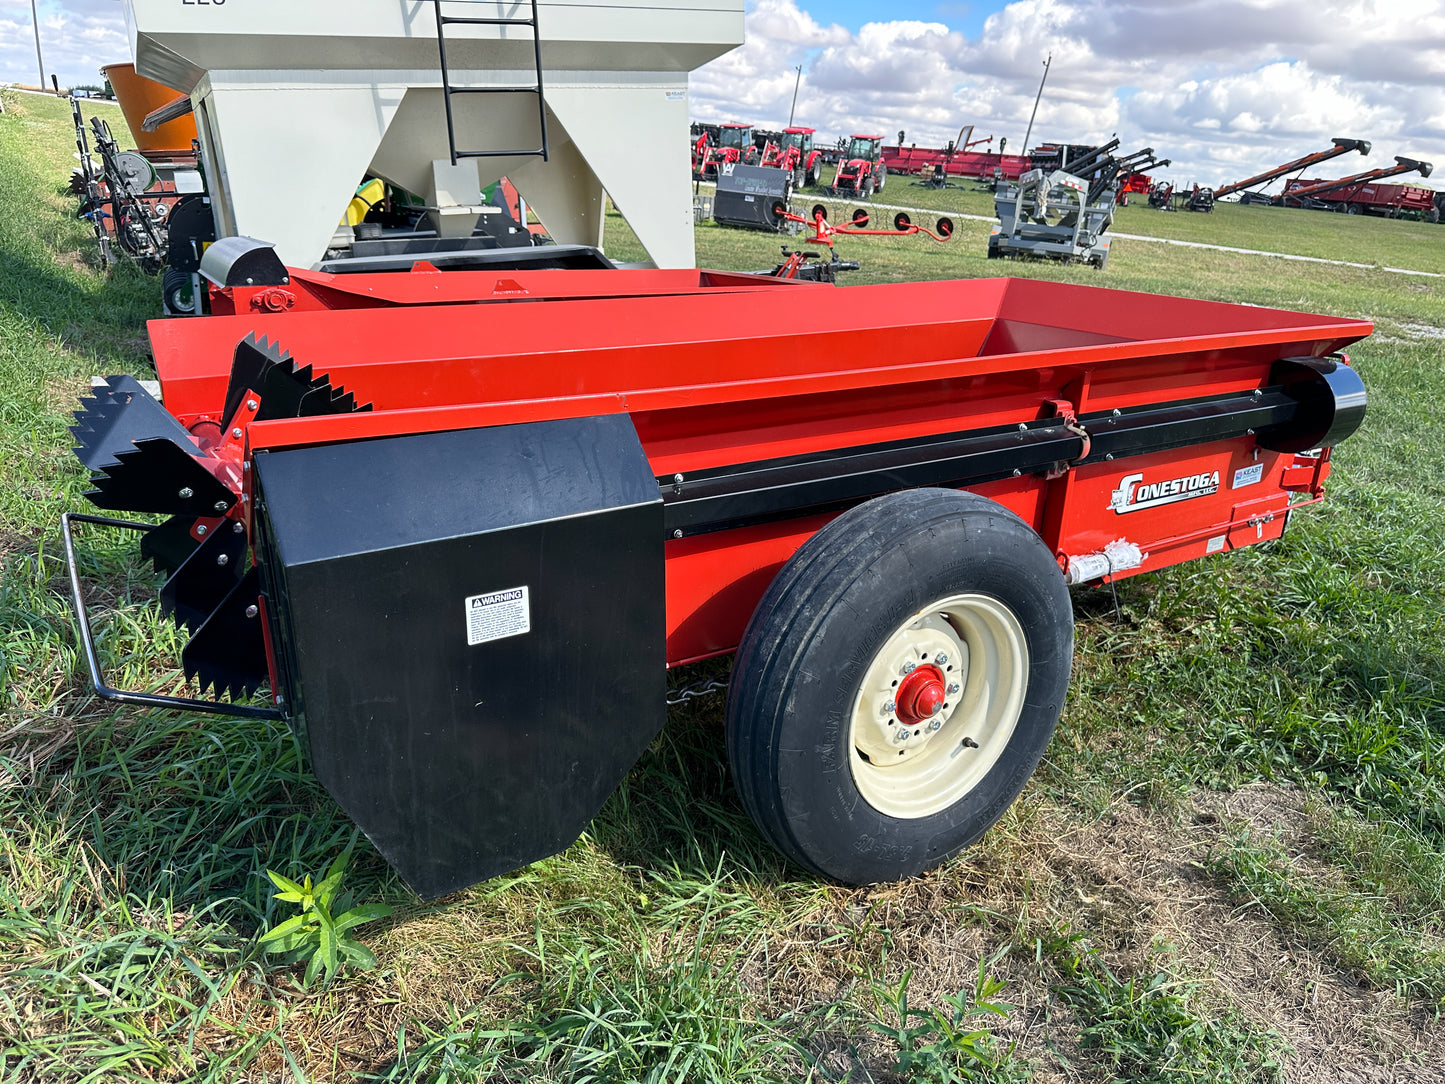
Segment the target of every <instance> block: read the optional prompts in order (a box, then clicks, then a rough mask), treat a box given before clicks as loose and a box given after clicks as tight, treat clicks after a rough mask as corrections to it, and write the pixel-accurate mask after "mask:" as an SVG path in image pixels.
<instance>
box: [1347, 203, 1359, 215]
mask: <svg viewBox="0 0 1445 1084" xmlns="http://www.w3.org/2000/svg"><path fill="white" fill-rule="evenodd" d="M1359 213H1360V205H1359V204H1358V203H1347V204H1345V214H1347V215H1357V214H1359Z"/></svg>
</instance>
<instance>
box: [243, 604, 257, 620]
mask: <svg viewBox="0 0 1445 1084" xmlns="http://www.w3.org/2000/svg"><path fill="white" fill-rule="evenodd" d="M258 613H260V611H259V610H258V609H256V607H255V606H254V605H251V606H247V607H246V616H247V617H255V616H256V615H257V614H258Z"/></svg>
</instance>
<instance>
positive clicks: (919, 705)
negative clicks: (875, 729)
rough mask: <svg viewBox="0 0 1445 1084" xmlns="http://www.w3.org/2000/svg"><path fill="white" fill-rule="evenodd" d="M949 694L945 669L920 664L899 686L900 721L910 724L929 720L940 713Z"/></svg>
mask: <svg viewBox="0 0 1445 1084" xmlns="http://www.w3.org/2000/svg"><path fill="white" fill-rule="evenodd" d="M947 695H948V694H947V692H946V691H945V689H944V684H943V671H941V670H939V668H938V667H936V666H920V667H919V668H918V669H916V670H914V671H913V673H911V674H909V675H908V676H907V677H906V678H904V679H903V683H902V684H901V685H899V686H898V696H897V698H896V700H897V705H898V721H899V722H900V723H907V724H908V725H909V726H917V725H918V724H919V723H924V722H927V721H928V720H929V719H931V718H933V716H935V715H937V714H938V709H939V708H941V707H943V701H944V698H945V697H946V696H947Z"/></svg>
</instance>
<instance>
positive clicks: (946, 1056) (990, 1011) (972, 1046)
mask: <svg viewBox="0 0 1445 1084" xmlns="http://www.w3.org/2000/svg"><path fill="white" fill-rule="evenodd" d="M1005 951H1006V950H1005ZM999 955H1002V953H1000V954H999ZM998 958H999V956H998V955H996V956H994V957H993V958H992V959H988V960H980V961H979V962H978V976H977V978H976V979H975V980H974V984H973V989H972V990H960V991H959V992H958V993H956V994H951V995H949V994H946V995H944V998H943V1001H944V1007H942V1008H940V1007H935V1006H928V1007H926V1008H915V1007H914V1006H912V1005H910V1004H909V1003H908V984H909V983H910V982H911V981H912V979H913V969H912V968H909V969H908V970H907V971H905V972H904V973H903V977H902V978H901V979H899V980H898V985H897V986H892V987H890V986H883V985H879V984H877V983H875V984H874V985H873V996H874V998H875V999H876V1000H877V1001H878V1002H880V1003H881V1005H882V1007H884V1008H885V1009H886V1010H887V1011H888V1012H889V1014H890V1015H891V1016H892V1017H893V1018H894V1019H895V1020H896V1021H897V1023H896V1024H895V1023H890V1022H888V1021H886V1020H882V1019H879V1020H870V1021H868V1027H869V1028H870V1029H872V1030H873V1031H876V1032H878V1033H879V1034H880V1035H884V1036H886V1037H887V1038H889V1039H892V1040H893V1041H894V1042H895V1043H897V1044H898V1054H897V1056H896V1058H895V1060H894V1063H893V1070H894V1071H895V1072H896V1073H898V1075H899V1076H900V1077H902V1078H903V1079H904V1080H906V1081H910V1082H912V1084H952V1082H954V1081H962V1080H997V1079H998V1072H997V1071H998V1070H1000V1069H1002V1068H1005V1067H1006V1065H1007V1062H1006V1060H1005V1058H1004V1057H1002V1056H1000V1055H999V1053H998V1052H997V1051H996V1050H995V1049H994V1039H993V1034H992V1032H990V1031H989V1029H988V1028H986V1027H979V1026H978V1020H979V1018H980V1017H985V1018H986V1017H989V1016H999V1017H1004V1016H1007V1015H1008V1012H1009V1010H1010V1009H1012V1008H1013V1007H1014V1006H1012V1005H1010V1004H1008V1003H1007V1002H1003V1001H996V1000H994V999H995V998H996V997H997V995H998V994H999V993H1000V992H1001V991H1002V990H1003V988H1004V985H1005V983H1004V982H1003V980H1001V979H999V978H996V977H995V976H993V975H991V974H990V973H989V970H988V969H989V968H990V967H991V966H992V965H993V964H995V963H996V962H997V961H998ZM1005 1053H1007V1052H1005Z"/></svg>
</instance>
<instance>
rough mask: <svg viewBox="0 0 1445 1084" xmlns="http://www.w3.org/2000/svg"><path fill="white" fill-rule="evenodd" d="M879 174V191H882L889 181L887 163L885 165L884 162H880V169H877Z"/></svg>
mask: <svg viewBox="0 0 1445 1084" xmlns="http://www.w3.org/2000/svg"><path fill="white" fill-rule="evenodd" d="M877 174H878V191H879V192H882V191H883V186H884V185H886V184H887V183H888V167H887V166H885V165H883V164H882V163H879V165H878V170H877Z"/></svg>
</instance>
